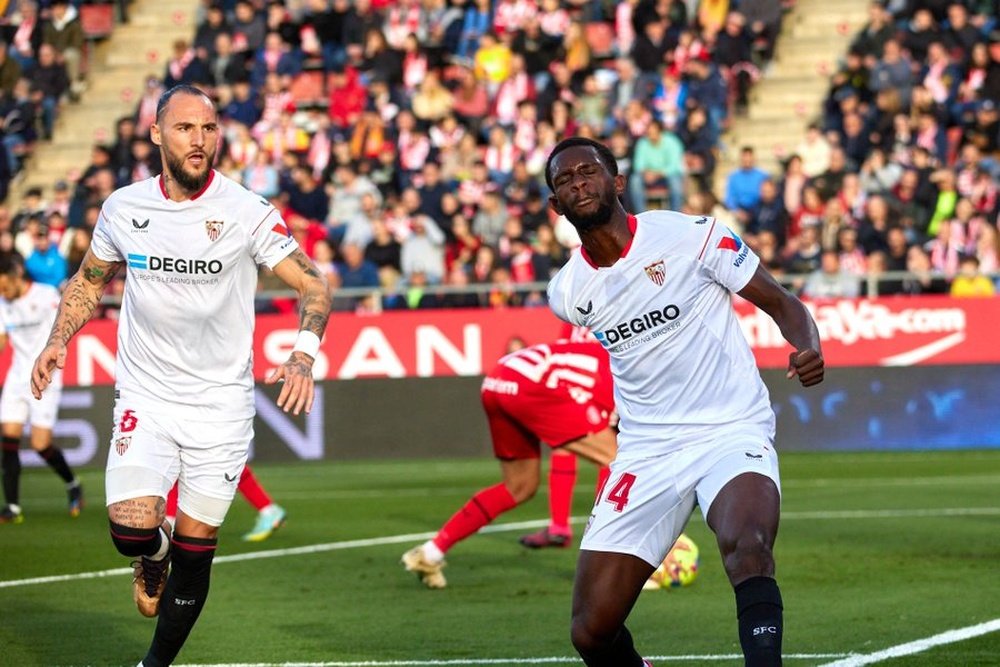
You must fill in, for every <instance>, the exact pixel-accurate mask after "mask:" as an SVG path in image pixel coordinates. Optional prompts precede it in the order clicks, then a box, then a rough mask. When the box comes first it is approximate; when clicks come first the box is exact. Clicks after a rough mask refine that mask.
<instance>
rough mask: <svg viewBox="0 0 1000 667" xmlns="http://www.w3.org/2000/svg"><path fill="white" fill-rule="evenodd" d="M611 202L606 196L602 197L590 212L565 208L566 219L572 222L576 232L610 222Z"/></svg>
mask: <svg viewBox="0 0 1000 667" xmlns="http://www.w3.org/2000/svg"><path fill="white" fill-rule="evenodd" d="M611 203H612V201H609V199H608V198H607V197H602V198H601V199H600V203H599V204H598V206H597V208H596V209H594V211H593V212H592V213H574V212H573V211H571V210H570V209H568V208H567V209H566V211H565V213H566V219H567V220H569V221H570V222H571V223H573V226H574V227H576V230H577V231H578V232H584V231H588V230H591V229H595V228H597V227H601V226H603V225H606V224H608V223H609V222H611Z"/></svg>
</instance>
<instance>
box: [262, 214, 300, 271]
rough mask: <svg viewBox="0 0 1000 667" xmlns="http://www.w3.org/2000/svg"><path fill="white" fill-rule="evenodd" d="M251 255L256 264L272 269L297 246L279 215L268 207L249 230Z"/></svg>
mask: <svg viewBox="0 0 1000 667" xmlns="http://www.w3.org/2000/svg"><path fill="white" fill-rule="evenodd" d="M250 247H251V254H252V255H253V258H254V261H255V262H257V264H263V265H265V266H267V268H269V269H273V268H274V266H275V264H277V263H278V262H280V261H281V260H283V259H285V258H286V257H288V256H289V255H290V254H292V253H293V252H294V251H295V249H296V248H298V247H299V244H298V243H297V242H296V241H295V239H294V238H292V233H291V232H290V231H289V230H288V226H287V225H285V221H284V220H282V218H281V214H280V213H278V211H277V209H275V208H274V207H273V206H270V205H268V207H267V211H266V212H265V213H264V216H263V218H262V219H261V220H259V221H258V222H256V223H254V225H253V227H252V228H251V230H250Z"/></svg>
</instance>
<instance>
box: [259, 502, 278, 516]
mask: <svg viewBox="0 0 1000 667" xmlns="http://www.w3.org/2000/svg"><path fill="white" fill-rule="evenodd" d="M273 510H274V503H270V504H269V505H264V506H263V507H261V508H260V511H258V512H257V514H264V513H265V512H271V511H273Z"/></svg>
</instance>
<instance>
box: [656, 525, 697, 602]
mask: <svg viewBox="0 0 1000 667" xmlns="http://www.w3.org/2000/svg"><path fill="white" fill-rule="evenodd" d="M697 578H698V545H697V544H695V543H694V540H692V539H691V538H690V537H688V536H687V535H684V534H683V533H681V536H680V537H678V538H677V541H676V542H674V546H673V547H671V548H670V552H669V553H667V557H666V558H664V559H663V562H662V563H660V567H658V568H656V570H655V571H654V572H653V574H652V576H651V577H650V578H649V580H648V581H646V583H645V584H644V585H643V589H645V590H656V589H659V588H680V587H681V586H690V585H691V584H692V583H694V580H695V579H697Z"/></svg>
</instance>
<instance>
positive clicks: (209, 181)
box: [156, 169, 215, 201]
mask: <svg viewBox="0 0 1000 667" xmlns="http://www.w3.org/2000/svg"><path fill="white" fill-rule="evenodd" d="M214 180H215V170H214V169H209V170H208V178H206V179H205V185H203V186H201V189H200V190H198V192H196V193H194V194H193V195H191V196H190V197H189V198H188V199H189V200H190V201H194V200H195V199H197V198H198V197H200V196H202V195H203V194H205V190H208V186H210V185H211V184H212V181H214ZM156 182H157V184H159V186H160V192H161V193H162V194H163V198H164V199H170V195H168V194H167V184H166V183H165V182H164V180H163V173H162V172H161V173H160V177H159V178H158V179H156Z"/></svg>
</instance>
